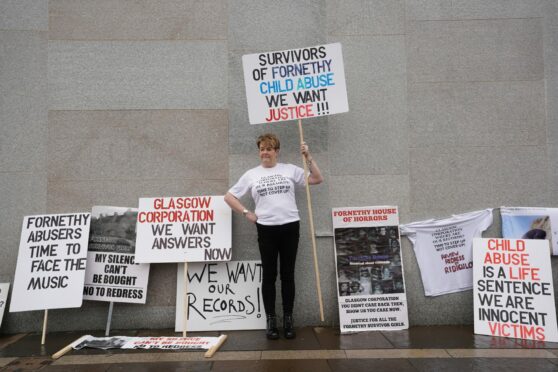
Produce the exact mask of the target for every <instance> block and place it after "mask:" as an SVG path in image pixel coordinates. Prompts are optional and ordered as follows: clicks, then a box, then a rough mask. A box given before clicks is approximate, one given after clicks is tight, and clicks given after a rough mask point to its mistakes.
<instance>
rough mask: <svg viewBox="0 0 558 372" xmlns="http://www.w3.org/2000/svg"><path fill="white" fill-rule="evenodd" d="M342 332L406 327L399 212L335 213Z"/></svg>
mask: <svg viewBox="0 0 558 372" xmlns="http://www.w3.org/2000/svg"><path fill="white" fill-rule="evenodd" d="M332 218H333V229H334V236H335V241H334V243H335V263H336V267H337V290H338V292H337V294H338V300H339V322H340V327H341V333H348V332H360V331H372V330H396V329H406V328H408V327H409V321H408V315H407V297H406V295H405V281H404V275H403V262H402V260H401V245H400V237H399V228H398V225H399V214H398V211H397V207H393V206H381V207H354V208H334V209H333V213H332Z"/></svg>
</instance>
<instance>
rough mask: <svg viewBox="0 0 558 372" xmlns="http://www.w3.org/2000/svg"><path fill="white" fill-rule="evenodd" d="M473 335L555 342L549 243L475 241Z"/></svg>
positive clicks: (504, 240) (545, 241)
mask: <svg viewBox="0 0 558 372" xmlns="http://www.w3.org/2000/svg"><path fill="white" fill-rule="evenodd" d="M473 253H474V254H473V262H474V264H473V277H474V286H473V295H474V313H475V315H474V320H475V333H476V334H481V335H489V336H499V337H510V338H519V339H527V340H535V341H546V342H558V329H557V325H556V307H555V304H554V286H553V281H552V269H551V266H550V254H549V251H548V241H547V240H528V239H526V240H520V239H517V240H516V239H495V238H493V239H480V238H477V239H474V241H473Z"/></svg>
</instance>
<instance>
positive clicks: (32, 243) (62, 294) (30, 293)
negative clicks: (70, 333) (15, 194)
mask: <svg viewBox="0 0 558 372" xmlns="http://www.w3.org/2000/svg"><path fill="white" fill-rule="evenodd" d="M90 221H91V215H90V214H89V213H72V214H49V215H40V216H26V217H24V218H23V226H22V229H21V240H20V243H19V253H18V256H17V266H16V272H15V279H14V288H13V291H12V300H11V303H10V312H17V311H31V310H46V309H62V308H71V307H80V306H81V303H82V298H83V295H82V294H83V282H84V276H85V267H86V261H87V239H88V237H89V223H90Z"/></svg>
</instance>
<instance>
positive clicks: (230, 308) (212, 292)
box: [175, 261, 266, 332]
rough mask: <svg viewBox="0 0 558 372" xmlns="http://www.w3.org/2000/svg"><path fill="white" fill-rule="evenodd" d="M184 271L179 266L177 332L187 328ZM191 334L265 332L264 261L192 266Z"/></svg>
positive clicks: (189, 299)
mask: <svg viewBox="0 0 558 372" xmlns="http://www.w3.org/2000/svg"><path fill="white" fill-rule="evenodd" d="M183 276H184V268H183V266H182V265H178V275H177V284H176V322H175V331H176V332H179V331H182V330H183V329H184V325H183V317H182V314H183V313H184V306H185V302H186V301H185V296H184V294H185V291H184V281H183V280H182V278H183ZM187 284H188V286H187V292H188V324H189V327H188V328H189V330H190V331H224V330H246V329H265V322H266V320H265V311H264V307H263V299H262V295H261V284H262V265H261V262H260V261H229V262H218V263H193V264H190V265H188V283H187Z"/></svg>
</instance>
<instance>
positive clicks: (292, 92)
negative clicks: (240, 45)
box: [242, 43, 349, 124]
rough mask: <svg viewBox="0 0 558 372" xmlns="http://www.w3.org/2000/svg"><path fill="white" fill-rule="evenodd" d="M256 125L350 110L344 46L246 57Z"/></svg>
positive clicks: (246, 78) (249, 98)
mask: <svg viewBox="0 0 558 372" xmlns="http://www.w3.org/2000/svg"><path fill="white" fill-rule="evenodd" d="M242 67H243V69H244V83H245V85H246V98H247V101H248V115H249V117H250V124H261V123H272V122H278V121H285V120H295V119H306V118H311V117H318V116H325V115H333V114H338V113H341V112H347V111H349V104H348V102H347V88H346V85H345V70H344V67H343V55H342V53H341V44H340V43H335V44H327V45H318V46H314V47H308V48H300V49H290V50H282V51H275V52H265V53H256V54H247V55H244V56H242Z"/></svg>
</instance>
